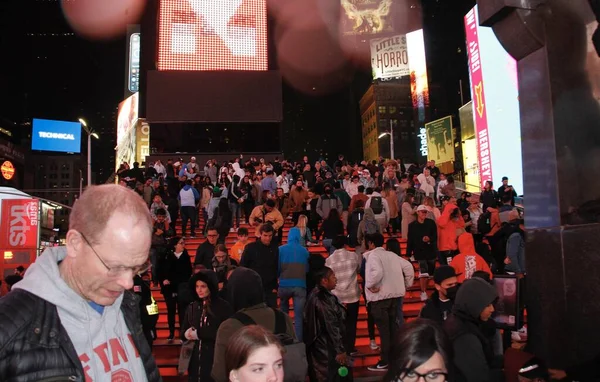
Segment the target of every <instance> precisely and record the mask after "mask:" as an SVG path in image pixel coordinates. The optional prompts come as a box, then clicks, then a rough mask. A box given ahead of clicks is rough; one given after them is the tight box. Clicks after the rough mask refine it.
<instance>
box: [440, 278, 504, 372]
mask: <svg viewBox="0 0 600 382" xmlns="http://www.w3.org/2000/svg"><path fill="white" fill-rule="evenodd" d="M497 300H498V292H496V288H494V287H493V286H492V285H491V284H490V283H488V282H486V281H485V280H483V279H480V278H478V277H475V278H472V279H469V280H467V281H465V282H464V283H463V284H462V286H461V287H460V289H459V290H458V293H457V294H456V299H455V300H454V307H453V308H452V314H450V317H448V319H447V320H446V321H445V322H444V331H445V332H446V334H448V337H449V338H450V341H451V342H452V348H453V350H454V358H453V363H454V366H455V367H456V370H457V372H458V374H459V375H458V376H457V379H456V380H457V381H466V382H496V381H503V380H504V373H503V371H502V360H501V357H497V356H495V355H494V348H493V336H494V335H495V331H489V330H486V327H488V326H489V324H488V322H489V320H490V319H491V317H492V314H493V313H494V303H495V302H496V301H497Z"/></svg>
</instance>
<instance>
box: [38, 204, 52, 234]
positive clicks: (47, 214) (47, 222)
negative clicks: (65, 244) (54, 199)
mask: <svg viewBox="0 0 600 382" xmlns="http://www.w3.org/2000/svg"><path fill="white" fill-rule="evenodd" d="M41 205H42V222H41V223H42V224H41V227H43V228H48V229H54V208H53V207H52V206H50V205H48V204H47V203H44V202H42V203H41Z"/></svg>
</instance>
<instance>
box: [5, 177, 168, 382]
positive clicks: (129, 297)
mask: <svg viewBox="0 0 600 382" xmlns="http://www.w3.org/2000/svg"><path fill="white" fill-rule="evenodd" d="M151 236H152V219H151V217H150V212H149V211H148V206H146V204H145V203H144V200H143V199H142V198H140V197H139V196H138V195H137V194H136V193H135V192H134V191H132V190H129V189H127V188H124V187H120V186H117V185H102V186H91V187H89V188H88V189H87V190H86V191H85V192H84V193H83V194H82V195H81V198H80V199H79V200H78V201H77V202H76V203H75V206H74V207H73V211H72V212H71V216H70V221H69V231H68V232H67V238H66V239H67V240H66V246H64V247H53V248H48V249H46V250H45V251H44V253H43V254H42V255H41V256H40V257H39V258H38V259H37V261H36V262H35V263H34V264H33V265H31V267H30V268H29V270H28V271H27V274H26V275H25V278H24V279H23V280H22V281H20V282H18V283H17V284H15V285H14V286H13V289H12V292H10V293H9V294H8V295H7V296H5V297H3V298H2V299H0V328H1V329H0V381H17V380H18V381H23V382H25V381H40V380H54V378H58V379H60V380H70V381H71V380H72V381H94V382H98V381H113V380H119V381H136V382H137V381H152V382H153V381H160V380H161V378H160V375H159V373H158V368H157V367H156V363H155V361H154V358H153V357H152V354H151V351H150V347H149V346H148V343H147V342H146V339H145V338H144V334H143V332H142V326H141V323H140V313H139V305H138V297H136V296H135V295H134V293H132V292H130V291H129V289H131V288H132V286H133V277H134V275H136V274H138V273H143V272H145V271H146V270H147V269H148V267H149V263H148V253H149V250H150V242H151ZM58 379H57V380H58Z"/></svg>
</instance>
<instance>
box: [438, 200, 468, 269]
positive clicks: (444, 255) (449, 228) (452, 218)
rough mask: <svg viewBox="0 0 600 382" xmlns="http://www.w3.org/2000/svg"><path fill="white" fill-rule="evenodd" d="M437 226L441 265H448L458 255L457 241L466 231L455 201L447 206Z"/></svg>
mask: <svg viewBox="0 0 600 382" xmlns="http://www.w3.org/2000/svg"><path fill="white" fill-rule="evenodd" d="M437 225H438V249H439V257H440V258H439V260H440V264H444V265H448V261H449V260H448V258H453V257H454V256H455V255H456V254H457V253H458V252H457V249H458V246H457V242H456V239H457V237H458V235H459V234H460V233H462V232H464V229H465V221H464V220H463V218H462V215H461V213H460V209H459V208H458V206H457V205H456V202H455V201H450V202H449V203H448V204H447V205H446V207H445V208H444V212H443V213H442V216H440V217H439V219H438V220H437ZM461 231H462V232H461Z"/></svg>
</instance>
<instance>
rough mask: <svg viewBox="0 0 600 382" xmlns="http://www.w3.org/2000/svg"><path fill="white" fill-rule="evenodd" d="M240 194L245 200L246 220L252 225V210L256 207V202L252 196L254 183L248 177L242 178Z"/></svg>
mask: <svg viewBox="0 0 600 382" xmlns="http://www.w3.org/2000/svg"><path fill="white" fill-rule="evenodd" d="M240 193H241V194H242V198H244V202H243V203H242V211H243V212H244V218H245V219H246V224H250V215H251V214H252V209H253V208H254V207H255V206H256V201H255V200H254V196H252V182H251V181H250V177H249V176H248V175H246V176H244V177H243V178H242V183H240Z"/></svg>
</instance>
